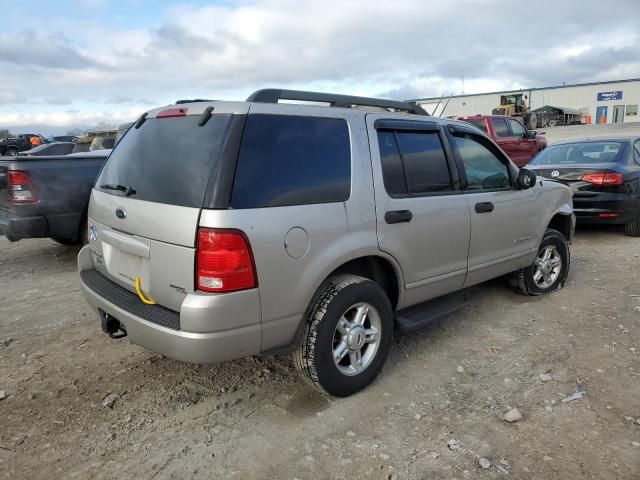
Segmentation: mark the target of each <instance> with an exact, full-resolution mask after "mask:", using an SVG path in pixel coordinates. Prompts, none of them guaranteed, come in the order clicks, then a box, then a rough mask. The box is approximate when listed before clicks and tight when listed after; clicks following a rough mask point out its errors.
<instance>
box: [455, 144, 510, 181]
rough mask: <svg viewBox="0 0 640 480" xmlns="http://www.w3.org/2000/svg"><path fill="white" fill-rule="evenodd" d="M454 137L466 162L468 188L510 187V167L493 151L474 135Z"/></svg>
mask: <svg viewBox="0 0 640 480" xmlns="http://www.w3.org/2000/svg"><path fill="white" fill-rule="evenodd" d="M454 138H455V143H456V147H458V152H459V153H460V158H461V159H462V163H463V164H464V171H465V174H466V176H467V187H466V189H467V190H494V189H500V188H510V183H509V170H508V167H507V165H505V164H504V163H502V161H501V160H500V159H499V158H498V156H497V155H496V154H495V153H494V152H493V151H491V150H490V149H489V148H487V146H485V145H483V144H482V143H480V142H479V141H477V140H476V139H475V138H474V136H473V135H469V134H462V135H459V136H458V135H456V136H455V137H454Z"/></svg>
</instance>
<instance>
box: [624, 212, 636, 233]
mask: <svg viewBox="0 0 640 480" xmlns="http://www.w3.org/2000/svg"><path fill="white" fill-rule="evenodd" d="M624 233H625V235H629V236H630V237H640V213H638V216H637V217H636V218H635V220H631V221H630V222H628V223H626V224H625V226H624Z"/></svg>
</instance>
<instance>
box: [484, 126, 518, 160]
mask: <svg viewBox="0 0 640 480" xmlns="http://www.w3.org/2000/svg"><path fill="white" fill-rule="evenodd" d="M491 125H492V126H493V136H494V139H495V142H496V143H497V144H498V146H499V147H500V148H501V149H502V150H503V151H504V153H506V154H507V156H508V157H509V158H510V159H511V160H513V161H515V159H516V158H517V156H518V143H519V141H520V139H518V138H515V137H514V136H513V135H512V134H511V130H509V126H508V125H507V119H506V118H500V117H492V118H491Z"/></svg>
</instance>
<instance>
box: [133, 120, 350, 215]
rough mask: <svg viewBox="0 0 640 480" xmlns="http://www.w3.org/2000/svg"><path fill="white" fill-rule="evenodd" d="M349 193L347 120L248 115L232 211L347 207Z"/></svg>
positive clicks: (236, 176) (233, 194) (237, 168)
mask: <svg viewBox="0 0 640 480" xmlns="http://www.w3.org/2000/svg"><path fill="white" fill-rule="evenodd" d="M125 138H127V137H125ZM350 189H351V153H350V144H349V129H348V126H347V122H346V121H344V120H342V119H338V118H320V117H303V116H292V115H266V114H254V115H249V117H248V119H247V124H246V127H245V131H244V136H243V138H242V145H241V147H240V154H239V156H238V165H237V167H236V174H235V180H234V185H233V193H232V196H231V205H232V207H233V208H259V207H277V206H285V205H306V204H313V203H328V202H344V201H346V200H348V198H349V194H350Z"/></svg>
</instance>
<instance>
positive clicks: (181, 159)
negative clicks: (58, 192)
mask: <svg viewBox="0 0 640 480" xmlns="http://www.w3.org/2000/svg"><path fill="white" fill-rule="evenodd" d="M230 119H231V115H213V116H212V117H211V119H210V120H209V121H208V122H207V123H206V124H205V125H204V126H202V127H199V126H198V122H199V121H200V116H199V115H190V116H186V117H176V118H160V119H153V118H151V119H148V120H146V121H145V122H144V123H143V124H142V125H141V126H140V128H138V129H136V128H131V129H130V130H129V132H127V134H126V135H125V136H124V137H123V138H122V140H121V141H120V143H118V145H117V146H116V148H115V149H114V150H113V152H112V153H111V156H110V157H109V160H108V161H107V163H106V165H105V167H104V169H103V170H102V173H101V174H100V176H99V177H98V180H97V182H96V188H98V189H99V190H101V191H103V192H105V193H110V194H114V195H122V192H120V191H118V190H114V189H113V187H116V186H118V185H121V186H123V187H131V188H132V189H133V190H134V191H135V193H132V194H131V195H130V196H131V198H135V199H138V200H146V201H149V202H157V203H166V204H170V205H179V206H183V207H196V208H200V207H202V203H203V201H204V194H205V191H206V189H207V182H208V181H209V177H210V176H211V172H212V168H213V166H214V165H215V163H216V161H217V157H218V153H219V151H220V147H221V145H222V144H223V142H224V139H225V136H226V132H227V126H228V125H229V122H230ZM105 185H110V186H111V187H112V188H108V187H105Z"/></svg>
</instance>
